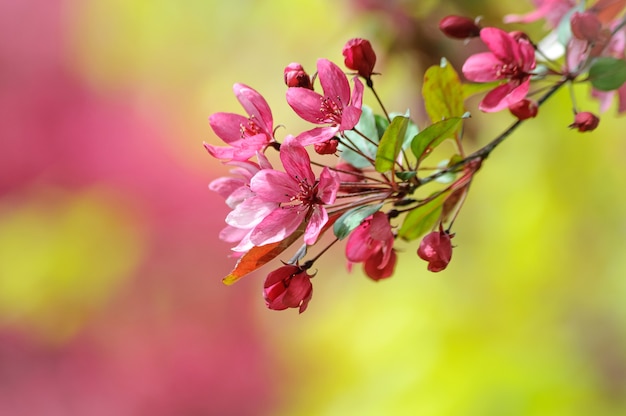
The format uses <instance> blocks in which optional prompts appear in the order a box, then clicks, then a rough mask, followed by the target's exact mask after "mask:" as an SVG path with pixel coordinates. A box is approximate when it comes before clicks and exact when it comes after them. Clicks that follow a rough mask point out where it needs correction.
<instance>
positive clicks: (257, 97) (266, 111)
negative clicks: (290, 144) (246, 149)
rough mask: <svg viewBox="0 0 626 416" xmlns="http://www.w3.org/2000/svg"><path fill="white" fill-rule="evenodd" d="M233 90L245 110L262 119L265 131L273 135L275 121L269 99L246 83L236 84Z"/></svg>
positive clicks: (257, 118) (258, 119) (259, 119)
mask: <svg viewBox="0 0 626 416" xmlns="http://www.w3.org/2000/svg"><path fill="white" fill-rule="evenodd" d="M233 91H234V92H235V95H236V96H237V99H238V100H239V102H240V103H241V106H242V107H243V108H244V110H246V112H247V113H248V114H249V115H250V116H254V118H255V119H256V120H257V121H260V122H261V123H262V124H263V127H264V129H265V132H266V133H270V135H271V132H272V129H273V123H274V121H273V118H272V110H271V109H270V106H269V105H268V104H267V101H265V98H263V96H262V95H261V94H259V93H258V92H257V91H256V90H254V89H253V88H250V87H248V86H247V85H245V84H239V83H238V84H235V85H234V86H233Z"/></svg>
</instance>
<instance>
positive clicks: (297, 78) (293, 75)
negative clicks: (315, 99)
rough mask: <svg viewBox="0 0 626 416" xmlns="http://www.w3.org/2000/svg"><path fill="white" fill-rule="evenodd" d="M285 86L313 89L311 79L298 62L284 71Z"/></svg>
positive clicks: (291, 64)
mask: <svg viewBox="0 0 626 416" xmlns="http://www.w3.org/2000/svg"><path fill="white" fill-rule="evenodd" d="M284 77H285V84H286V85H287V86H288V87H301V88H308V89H310V90H312V89H313V85H312V84H311V78H310V77H309V74H307V73H306V71H305V70H304V68H302V65H300V64H299V63H296V62H292V63H290V64H289V65H287V66H286V67H285V70H284Z"/></svg>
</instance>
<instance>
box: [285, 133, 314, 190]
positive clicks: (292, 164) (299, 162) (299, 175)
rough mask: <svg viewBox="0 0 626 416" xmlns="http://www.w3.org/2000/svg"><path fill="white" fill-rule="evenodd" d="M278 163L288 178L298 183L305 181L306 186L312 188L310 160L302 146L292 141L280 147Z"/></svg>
mask: <svg viewBox="0 0 626 416" xmlns="http://www.w3.org/2000/svg"><path fill="white" fill-rule="evenodd" d="M280 161H281V162H282V163H283V167H284V168H285V172H287V174H289V176H291V177H292V178H294V179H295V180H296V181H298V182H299V181H302V180H305V181H306V183H307V184H309V185H310V186H313V184H314V183H315V174H314V173H313V170H311V159H310V158H309V154H308V153H307V151H306V150H305V149H304V147H303V146H302V145H300V144H298V143H297V142H294V141H293V140H292V141H291V142H286V143H283V146H281V147H280ZM292 195H295V194H292Z"/></svg>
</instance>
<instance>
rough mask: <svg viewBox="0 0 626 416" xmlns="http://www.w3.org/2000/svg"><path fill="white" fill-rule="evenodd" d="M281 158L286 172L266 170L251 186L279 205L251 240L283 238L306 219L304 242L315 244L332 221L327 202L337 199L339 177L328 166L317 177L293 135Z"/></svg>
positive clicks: (263, 197)
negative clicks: (326, 206) (323, 229)
mask: <svg viewBox="0 0 626 416" xmlns="http://www.w3.org/2000/svg"><path fill="white" fill-rule="evenodd" d="M280 160H281V161H282V163H283V167H284V168H285V172H280V171H277V170H274V169H263V170H261V171H260V172H258V173H257V174H256V175H254V177H253V178H252V180H251V181H250V189H251V190H252V191H253V192H254V193H255V195H256V196H257V197H258V198H260V200H261V201H264V202H265V203H270V204H271V203H275V204H278V206H277V207H276V208H275V209H274V210H273V211H272V212H271V213H269V215H267V216H266V217H265V218H263V220H262V221H261V222H260V223H259V224H258V225H257V226H256V227H255V229H254V231H253V232H252V234H251V236H250V239H251V241H252V243H254V244H255V245H257V246H261V245H264V244H269V243H274V242H277V241H282V240H284V239H285V238H286V237H288V236H289V235H290V234H291V233H293V232H294V231H295V230H296V229H297V228H298V226H299V225H300V224H301V223H302V222H303V221H306V223H307V224H306V229H305V232H304V242H305V243H306V244H309V245H310V244H313V243H315V241H316V240H317V237H318V236H319V234H320V232H321V231H322V228H323V226H324V224H326V222H327V221H328V213H327V212H326V209H325V208H324V205H326V204H332V203H333V202H335V198H336V196H337V190H338V189H339V178H338V176H337V174H336V173H334V172H332V171H331V170H330V169H328V167H324V169H323V170H322V172H321V174H320V177H319V179H315V174H314V173H313V170H312V169H311V160H310V158H309V155H308V153H307V152H306V150H305V149H304V147H303V146H302V145H300V144H299V143H297V142H295V140H294V139H293V138H292V137H288V138H287V140H285V142H284V143H283V144H282V146H281V148H280ZM246 202H247V201H246ZM249 208H250V209H253V207H251V206H250V207H249Z"/></svg>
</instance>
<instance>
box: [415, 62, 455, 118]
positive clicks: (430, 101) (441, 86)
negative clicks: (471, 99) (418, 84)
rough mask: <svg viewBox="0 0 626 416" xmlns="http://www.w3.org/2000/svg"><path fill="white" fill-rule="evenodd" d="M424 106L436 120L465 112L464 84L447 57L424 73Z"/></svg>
mask: <svg viewBox="0 0 626 416" xmlns="http://www.w3.org/2000/svg"><path fill="white" fill-rule="evenodd" d="M422 96H423V97H424V106H425V107H426V112H427V113H428V116H429V117H430V119H431V120H432V121H433V123H434V122H437V121H440V120H443V119H447V118H450V117H458V116H459V115H461V114H463V113H464V112H465V108H464V106H463V99H464V95H463V86H462V84H461V81H460V80H459V76H458V74H457V73H456V71H455V70H454V68H453V67H452V65H450V64H449V63H448V61H447V60H446V59H445V58H442V59H441V64H440V65H439V66H436V65H434V66H431V67H430V68H428V69H427V70H426V73H425V74H424V85H423V86H422Z"/></svg>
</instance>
